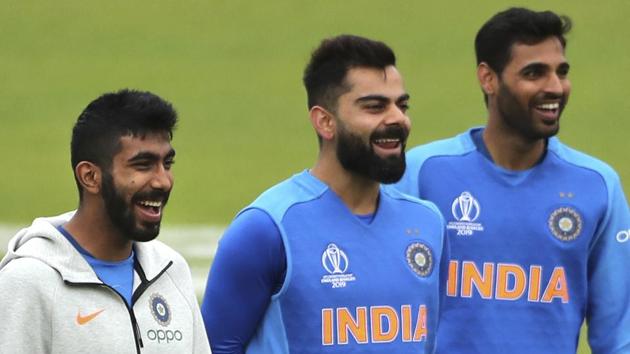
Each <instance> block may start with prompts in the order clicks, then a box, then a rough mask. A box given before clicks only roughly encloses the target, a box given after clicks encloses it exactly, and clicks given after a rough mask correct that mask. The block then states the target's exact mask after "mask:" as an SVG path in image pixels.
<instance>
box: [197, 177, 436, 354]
mask: <svg viewBox="0 0 630 354" xmlns="http://www.w3.org/2000/svg"><path fill="white" fill-rule="evenodd" d="M251 209H257V210H260V211H262V212H264V213H266V214H267V215H269V217H270V219H271V220H272V222H273V223H274V224H275V225H276V227H277V230H278V231H279V233H280V236H281V238H282V243H283V248H284V253H285V257H286V274H284V278H283V279H284V281H283V282H282V284H281V287H280V289H279V290H278V291H277V292H276V293H275V294H274V295H273V296H272V297H271V298H270V302H269V305H268V306H267V308H266V311H265V313H264V315H263V318H262V319H261V320H260V322H259V323H258V325H257V330H256V332H255V334H254V335H253V337H252V338H251V339H250V340H249V342H248V346H247V351H246V352H247V353H250V354H259V353H274V354H282V353H300V354H308V353H414V354H417V353H432V352H433V347H434V339H435V334H436V333H435V332H436V328H437V322H438V311H439V306H440V289H439V286H440V284H441V283H443V282H444V279H443V277H444V273H442V274H441V272H440V270H441V269H445V264H443V263H441V261H442V260H443V259H445V258H446V257H445V256H444V257H443V252H444V250H443V246H444V245H443V243H444V223H443V219H442V218H441V216H440V214H439V212H438V211H437V209H436V208H435V206H434V205H432V204H430V203H426V202H421V201H419V200H417V199H415V198H410V197H407V196H404V195H402V194H400V193H399V192H397V191H395V190H393V189H391V188H387V187H381V189H380V193H379V204H378V208H377V211H376V213H375V214H374V216H373V219H372V220H371V222H369V223H366V222H365V220H360V217H357V216H356V215H353V214H352V212H351V211H350V210H349V209H348V208H347V207H346V205H345V204H344V203H343V202H342V201H341V199H340V198H339V197H338V196H337V195H336V194H335V193H334V192H333V191H332V190H331V189H329V188H328V186H327V185H326V184H324V183H322V182H321V181H319V180H318V179H317V178H315V177H314V176H312V175H311V174H310V173H308V172H306V171H305V172H303V173H300V174H298V175H295V176H293V177H292V178H290V179H288V180H286V181H284V182H282V183H280V184H279V185H276V186H275V187H273V188H271V189H269V190H268V191H266V192H265V193H263V194H262V195H261V196H260V197H259V198H258V199H257V200H256V201H254V202H253V203H252V204H251V205H250V206H249V207H248V208H246V209H245V210H244V211H243V212H247V211H248V210H251ZM219 252H221V246H220V248H219ZM218 256H220V255H218ZM265 256H266V255H264V254H261V257H265ZM214 271H215V270H214V269H213V272H214ZM217 271H219V272H220V270H218V269H217ZM213 275H214V274H211V277H212V276H213ZM209 284H210V282H209ZM211 305H212V304H208V305H207V306H205V307H206V310H207V311H208V312H211V311H212V308H211ZM233 311H238V310H233Z"/></svg>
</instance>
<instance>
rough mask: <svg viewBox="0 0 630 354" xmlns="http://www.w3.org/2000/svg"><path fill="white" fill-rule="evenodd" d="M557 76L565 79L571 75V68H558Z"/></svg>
mask: <svg viewBox="0 0 630 354" xmlns="http://www.w3.org/2000/svg"><path fill="white" fill-rule="evenodd" d="M557 74H558V76H559V77H560V78H565V77H567V76H568V75H569V67H568V66H566V67H560V68H558V71H557Z"/></svg>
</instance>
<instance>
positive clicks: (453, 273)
mask: <svg viewBox="0 0 630 354" xmlns="http://www.w3.org/2000/svg"><path fill="white" fill-rule="evenodd" d="M458 268H459V262H457V261H450V262H448V283H446V295H448V296H457V278H458V277H457V270H458Z"/></svg>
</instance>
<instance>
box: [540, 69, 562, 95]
mask: <svg viewBox="0 0 630 354" xmlns="http://www.w3.org/2000/svg"><path fill="white" fill-rule="evenodd" d="M566 80H567V79H566V78H561V77H560V76H558V75H557V74H555V73H554V74H551V75H550V77H549V79H548V80H547V85H546V86H545V91H546V92H548V93H553V94H556V95H562V94H563V93H564V82H565V81H566Z"/></svg>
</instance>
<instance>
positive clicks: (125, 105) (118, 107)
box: [70, 89, 177, 194]
mask: <svg viewBox="0 0 630 354" xmlns="http://www.w3.org/2000/svg"><path fill="white" fill-rule="evenodd" d="M176 123H177V113H176V112H175V109H174V108H173V106H172V105H171V104H170V103H169V102H167V101H165V100H163V99H162V98H160V97H158V96H157V95H155V94H153V93H151V92H146V91H136V90H128V89H124V90H120V91H118V92H112V93H106V94H104V95H102V96H100V97H99V98H97V99H95V100H94V101H92V102H90V104H88V106H87V107H85V109H84V110H83V112H81V114H80V115H79V118H78V119H77V122H76V124H75V125H74V128H73V129H72V141H71V143H70V160H71V163H72V169H73V170H74V169H75V168H76V166H77V165H78V164H79V162H81V161H90V162H92V163H94V164H96V165H98V166H99V167H101V168H103V169H106V170H109V168H110V167H111V163H112V159H113V157H114V155H116V153H117V152H118V151H119V149H120V138H121V137H123V136H129V135H131V136H134V137H135V136H144V135H146V134H147V133H153V132H165V133H168V136H169V138H172V137H173V130H174V129H175V125H176ZM77 186H78V188H79V194H81V185H80V184H79V183H78V181H77Z"/></svg>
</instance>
